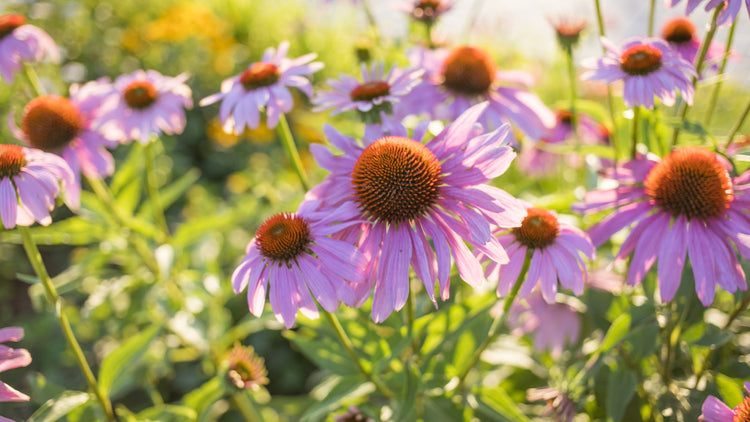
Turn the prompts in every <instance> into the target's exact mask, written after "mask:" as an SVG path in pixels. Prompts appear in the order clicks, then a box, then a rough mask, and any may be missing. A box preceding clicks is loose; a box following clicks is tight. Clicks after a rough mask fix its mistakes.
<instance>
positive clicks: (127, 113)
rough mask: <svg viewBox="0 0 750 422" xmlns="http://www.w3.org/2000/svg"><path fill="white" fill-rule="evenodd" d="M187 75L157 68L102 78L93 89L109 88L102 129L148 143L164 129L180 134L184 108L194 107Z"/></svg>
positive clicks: (122, 139) (123, 139)
mask: <svg viewBox="0 0 750 422" xmlns="http://www.w3.org/2000/svg"><path fill="white" fill-rule="evenodd" d="M187 78H188V75H187V74H186V73H183V74H181V75H178V76H175V77H171V76H164V75H162V74H161V73H159V72H157V71H155V70H146V71H143V70H136V71H135V72H133V73H131V74H128V75H120V76H118V77H117V79H115V81H114V82H112V83H110V82H109V81H107V80H106V79H100V80H97V81H94V82H91V83H92V84H96V85H100V86H92V87H91V88H90V89H92V90H93V89H102V88H101V87H108V88H109V89H110V92H109V96H108V97H107V99H106V102H105V103H104V105H103V109H104V112H103V113H102V115H101V116H99V124H100V126H101V130H102V131H103V132H104V133H107V134H109V135H108V136H112V137H114V139H115V140H116V141H118V142H121V143H126V142H130V141H132V140H137V141H139V142H140V143H142V144H146V143H148V142H149V141H150V140H151V139H152V136H159V135H161V134H162V133H165V134H167V135H175V134H180V133H182V131H183V130H184V129H185V123H186V117H185V109H190V108H192V107H193V97H192V91H191V90H190V87H189V86H187V85H186V84H185V81H186V80H187Z"/></svg>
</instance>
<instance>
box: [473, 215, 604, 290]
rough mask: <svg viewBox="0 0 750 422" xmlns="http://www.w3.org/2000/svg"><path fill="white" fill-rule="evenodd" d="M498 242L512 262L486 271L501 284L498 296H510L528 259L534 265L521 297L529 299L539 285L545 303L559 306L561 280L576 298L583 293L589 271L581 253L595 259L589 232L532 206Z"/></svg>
mask: <svg viewBox="0 0 750 422" xmlns="http://www.w3.org/2000/svg"><path fill="white" fill-rule="evenodd" d="M498 240H499V241H500V244H501V245H503V247H504V248H505V249H506V250H507V251H508V256H509V258H510V261H509V262H507V263H497V262H490V264H489V265H488V266H487V268H486V269H485V275H486V276H487V279H488V280H490V281H493V282H494V281H497V295H498V296H501V297H502V296H506V295H508V294H509V293H510V291H511V290H512V288H513V286H514V285H515V283H516V280H517V279H518V277H519V276H521V275H522V274H521V273H522V270H523V268H524V263H525V261H526V260H527V259H530V262H529V263H528V271H527V273H526V274H525V279H524V280H522V281H521V282H522V284H521V287H520V289H519V291H518V297H519V298H525V297H527V296H529V295H530V294H531V292H532V291H533V290H534V288H536V287H537V286H538V287H539V289H540V290H541V293H542V297H543V298H544V300H545V301H546V302H547V303H555V295H556V294H557V282H558V280H559V281H560V284H561V285H562V287H564V288H567V289H570V290H571V291H572V292H573V294H575V295H576V296H579V295H581V294H582V293H583V286H584V284H585V282H586V278H587V271H586V264H585V263H584V261H583V259H582V258H581V256H580V254H583V255H584V256H586V257H587V258H589V259H594V246H593V245H592V244H591V240H590V239H589V237H588V235H587V234H586V233H584V232H583V231H582V230H580V229H578V228H577V227H575V226H573V225H571V224H570V223H567V222H565V221H563V220H560V219H558V218H557V215H556V214H555V213H554V212H552V211H548V210H545V209H541V208H533V207H528V208H527V209H526V213H525V217H524V219H523V222H522V223H521V226H520V227H516V228H513V229H511V230H508V231H505V232H501V234H500V235H499V236H498ZM482 258H484V257H482Z"/></svg>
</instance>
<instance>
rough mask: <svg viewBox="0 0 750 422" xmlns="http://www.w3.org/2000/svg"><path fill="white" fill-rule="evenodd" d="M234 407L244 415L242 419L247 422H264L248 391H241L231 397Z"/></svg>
mask: <svg viewBox="0 0 750 422" xmlns="http://www.w3.org/2000/svg"><path fill="white" fill-rule="evenodd" d="M229 399H230V400H231V401H232V404H233V405H234V407H235V409H237V411H239V412H240V413H241V414H242V418H243V419H244V420H245V421H247V422H262V421H263V417H262V416H261V415H260V413H258V410H257V409H256V408H255V405H254V404H253V401H252V399H250V397H249V396H248V394H247V391H244V390H243V391H240V392H237V393H234V394H233V395H231V396H230V397H229Z"/></svg>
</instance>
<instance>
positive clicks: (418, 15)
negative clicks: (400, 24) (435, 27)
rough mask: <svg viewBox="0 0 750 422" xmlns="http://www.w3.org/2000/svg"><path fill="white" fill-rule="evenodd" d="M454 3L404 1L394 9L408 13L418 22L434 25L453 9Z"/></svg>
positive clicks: (447, 1) (452, 0) (433, 0)
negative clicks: (441, 16)
mask: <svg viewBox="0 0 750 422" xmlns="http://www.w3.org/2000/svg"><path fill="white" fill-rule="evenodd" d="M453 3H454V0H402V1H401V2H400V3H396V4H395V5H394V8H396V9H397V10H400V11H402V12H405V13H408V14H409V17H411V18H412V19H414V20H415V21H417V22H424V23H426V24H433V23H435V21H436V20H438V18H440V15H442V14H443V13H445V12H447V11H449V10H450V9H451V8H452V7H453Z"/></svg>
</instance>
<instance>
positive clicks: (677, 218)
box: [574, 146, 750, 306]
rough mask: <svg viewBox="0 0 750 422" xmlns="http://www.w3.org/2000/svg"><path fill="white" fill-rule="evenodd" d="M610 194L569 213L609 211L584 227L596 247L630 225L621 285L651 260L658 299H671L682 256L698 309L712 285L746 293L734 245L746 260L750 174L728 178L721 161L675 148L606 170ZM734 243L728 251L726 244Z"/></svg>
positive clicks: (634, 280)
mask: <svg viewBox="0 0 750 422" xmlns="http://www.w3.org/2000/svg"><path fill="white" fill-rule="evenodd" d="M609 177H610V178H612V179H614V180H615V181H617V182H619V186H617V187H616V188H614V189H606V190H594V191H590V192H588V193H587V194H586V195H585V197H584V202H583V203H578V204H574V209H576V210H577V211H579V212H583V213H595V212H600V211H605V210H609V212H610V214H609V215H608V216H606V217H604V219H602V220H601V221H600V222H599V223H597V224H595V225H594V226H592V227H591V228H589V230H588V233H589V235H590V236H591V240H592V241H593V243H594V245H596V246H597V247H598V246H599V245H601V244H603V243H604V242H605V241H607V240H608V239H609V238H610V237H611V236H612V235H614V234H615V233H617V232H618V231H620V230H622V229H624V228H626V227H630V226H633V228H632V230H630V233H629V234H628V236H627V238H626V239H625V241H624V242H623V244H622V245H621V246H620V250H619V252H618V253H617V256H616V259H617V260H624V259H626V258H627V257H628V256H629V255H631V254H632V255H633V256H632V259H631V260H630V265H629V266H628V275H627V283H628V284H629V285H631V286H634V285H636V284H638V283H640V282H641V281H642V280H643V278H644V276H645V275H646V273H647V272H648V271H649V269H650V268H651V267H652V266H653V265H654V263H655V262H656V261H657V260H658V261H659V264H658V269H657V276H658V282H659V291H660V293H661V299H662V300H663V301H665V302H668V301H671V300H672V298H674V295H675V293H676V292H677V288H678V287H679V286H680V280H681V275H682V270H683V268H684V266H685V255H686V254H687V256H688V257H689V258H690V264H691V265H690V267H691V269H692V272H693V276H694V279H695V291H696V293H697V294H698V298H699V299H700V301H701V302H702V303H703V305H704V306H709V305H710V304H711V303H712V302H713V300H714V294H715V292H716V284H718V285H719V286H720V287H722V288H723V289H724V290H726V291H728V292H730V293H733V292H735V291H737V289H740V290H747V282H746V281H745V273H744V271H743V270H742V267H741V266H740V264H739V262H738V260H737V256H736V252H735V247H736V249H737V250H738V251H739V253H740V255H742V257H744V258H745V259H748V258H750V218H748V217H747V213H746V209H747V208H748V207H749V206H750V190H748V188H750V180H748V179H749V178H750V173H748V172H746V173H745V174H743V175H741V176H740V177H737V178H732V177H731V176H730V175H729V173H728V172H727V168H726V167H725V161H724V159H723V158H722V157H720V156H719V155H717V154H715V153H713V152H711V151H709V150H708V149H705V148H702V147H697V146H685V147H681V148H678V149H676V150H674V151H672V153H670V154H669V155H668V156H666V157H664V158H662V159H661V160H655V159H646V158H641V159H637V160H631V161H629V162H627V163H624V164H623V165H621V166H620V167H618V168H617V169H615V170H613V171H610V172H609ZM732 244H734V247H733V246H732Z"/></svg>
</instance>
